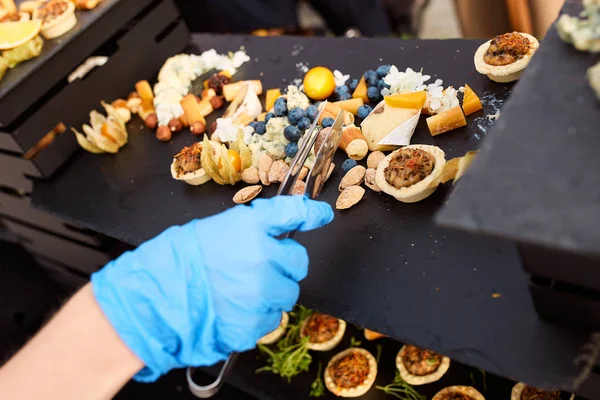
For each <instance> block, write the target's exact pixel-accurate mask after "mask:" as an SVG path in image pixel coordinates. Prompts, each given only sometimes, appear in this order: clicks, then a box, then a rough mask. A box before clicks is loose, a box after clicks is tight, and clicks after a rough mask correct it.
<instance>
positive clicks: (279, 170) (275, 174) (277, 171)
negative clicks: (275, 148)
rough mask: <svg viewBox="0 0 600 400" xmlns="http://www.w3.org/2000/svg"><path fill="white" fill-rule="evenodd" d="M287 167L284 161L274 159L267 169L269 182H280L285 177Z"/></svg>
mask: <svg viewBox="0 0 600 400" xmlns="http://www.w3.org/2000/svg"><path fill="white" fill-rule="evenodd" d="M289 168H290V167H289V165H287V164H286V162H285V161H283V160H277V161H275V162H274V163H273V165H271V169H269V182H271V183H277V182H281V181H282V180H283V178H284V177H285V174H286V173H287V172H288V169H289Z"/></svg>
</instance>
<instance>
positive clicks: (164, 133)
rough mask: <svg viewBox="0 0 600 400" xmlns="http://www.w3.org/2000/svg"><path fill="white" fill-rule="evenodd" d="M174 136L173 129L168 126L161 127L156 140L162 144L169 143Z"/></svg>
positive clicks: (157, 131)
mask: <svg viewBox="0 0 600 400" xmlns="http://www.w3.org/2000/svg"><path fill="white" fill-rule="evenodd" d="M172 136H173V134H172V133H171V129H170V128H169V127H168V126H166V125H162V126H159V127H158V129H157V130H156V138H157V139H158V140H160V141H161V142H168V141H169V140H171V137H172Z"/></svg>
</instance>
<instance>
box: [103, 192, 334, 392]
mask: <svg viewBox="0 0 600 400" xmlns="http://www.w3.org/2000/svg"><path fill="white" fill-rule="evenodd" d="M332 219H333V211H332V210H331V207H330V206H329V205H328V204H326V203H322V202H316V201H312V200H308V199H307V198H305V197H303V196H278V197H274V198H272V199H259V200H255V201H254V202H253V203H252V205H251V206H237V207H234V208H232V209H230V210H228V211H225V212H223V213H221V214H218V215H215V216H212V217H209V218H205V219H202V220H195V221H192V222H190V223H188V224H186V225H183V226H176V227H172V228H169V229H167V230H166V231H164V232H163V233H161V234H160V235H158V236H157V237H156V238H154V239H152V240H150V241H148V242H146V243H144V244H142V245H141V246H140V247H138V248H137V249H136V250H135V251H132V252H128V253H125V254H123V255H122V256H121V257H119V258H118V259H116V260H115V261H112V262H110V263H109V264H108V265H106V267H104V268H103V269H102V270H101V271H99V272H97V273H95V274H94V275H92V286H93V290H94V295H95V297H96V299H97V301H98V303H99V304H100V307H101V308H102V310H103V312H104V314H105V315H106V317H107V318H108V320H109V321H110V323H111V324H112V326H113V327H114V328H115V330H116V331H117V333H118V334H119V336H120V337H121V339H122V340H123V341H124V342H125V344H127V346H128V347H129V348H130V349H131V350H132V351H133V352H134V353H135V354H136V355H137V356H138V357H139V358H140V359H141V360H142V361H143V362H144V363H145V365H146V367H145V368H144V369H143V370H142V371H140V372H139V373H138V374H137V375H136V376H135V378H134V379H136V380H139V381H143V382H150V381H154V380H156V379H157V378H158V377H159V376H160V375H162V374H164V373H166V372H168V371H169V370H171V369H173V368H181V367H186V366H202V365H212V364H215V363H217V362H219V361H222V360H224V359H225V358H226V357H227V356H228V355H229V353H231V352H232V351H245V350H249V349H251V348H254V346H255V343H256V341H257V340H258V339H260V338H261V337H262V336H264V335H265V334H267V333H269V332H271V331H272V330H274V329H275V328H276V327H277V325H278V324H279V322H280V319H281V313H282V311H289V310H291V309H292V307H293V306H294V304H295V303H296V301H297V299H298V294H299V286H298V283H297V282H298V281H300V280H302V279H303V278H304V277H305V276H306V274H307V272H308V255H307V252H306V249H305V248H304V247H302V246H301V245H300V244H299V243H297V242H296V241H294V240H291V239H285V240H277V239H275V237H276V236H279V235H281V234H282V233H285V232H289V231H292V230H296V229H297V230H300V231H308V230H311V229H316V228H319V227H321V226H323V225H325V224H327V223H329V222H330V221H331V220H332Z"/></svg>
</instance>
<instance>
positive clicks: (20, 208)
mask: <svg viewBox="0 0 600 400" xmlns="http://www.w3.org/2000/svg"><path fill="white" fill-rule="evenodd" d="M0 216H2V217H4V218H6V219H8V220H13V221H16V222H22V223H25V224H28V225H32V226H33V227H38V228H40V229H43V230H46V231H51V232H53V233H55V234H57V235H60V236H64V237H66V238H68V239H73V240H77V241H80V242H83V243H85V244H88V245H90V246H101V245H102V244H103V243H104V242H105V239H104V237H103V236H102V235H99V234H96V233H94V232H91V231H89V232H86V231H85V230H83V229H79V228H77V227H74V226H71V225H69V224H67V223H65V221H63V220H61V219H60V218H57V217H54V216H52V215H50V214H47V213H45V212H42V211H39V210H37V209H35V208H33V207H32V206H31V199H30V198H29V196H27V195H19V194H17V193H6V192H2V191H0Z"/></svg>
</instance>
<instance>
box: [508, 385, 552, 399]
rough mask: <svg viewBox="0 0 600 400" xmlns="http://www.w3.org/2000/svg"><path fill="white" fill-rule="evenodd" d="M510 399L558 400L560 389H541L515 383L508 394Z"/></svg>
mask: <svg viewBox="0 0 600 400" xmlns="http://www.w3.org/2000/svg"><path fill="white" fill-rule="evenodd" d="M510 399H511V400H560V390H542V389H536V388H534V387H533V386H528V385H526V384H525V383H523V382H519V383H517V384H516V385H515V386H514V387H513V389H512V392H511V394H510Z"/></svg>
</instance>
